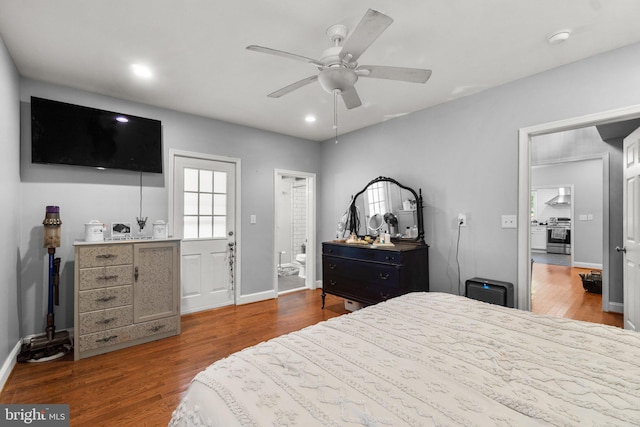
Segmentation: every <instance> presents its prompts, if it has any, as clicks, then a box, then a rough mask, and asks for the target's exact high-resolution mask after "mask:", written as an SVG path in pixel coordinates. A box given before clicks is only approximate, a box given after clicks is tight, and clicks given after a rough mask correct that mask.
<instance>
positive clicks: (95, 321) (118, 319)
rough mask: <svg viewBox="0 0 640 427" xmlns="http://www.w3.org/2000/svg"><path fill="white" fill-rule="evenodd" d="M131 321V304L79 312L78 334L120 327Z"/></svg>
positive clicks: (129, 323)
mask: <svg viewBox="0 0 640 427" xmlns="http://www.w3.org/2000/svg"><path fill="white" fill-rule="evenodd" d="M132 323H133V306H131V305H127V306H124V307H116V308H108V309H106V310H98V311H90V312H88V313H81V314H80V334H81V335H86V334H90V333H92V332H98V331H105V330H107V329H114V328H121V327H123V326H127V325H131V324H132Z"/></svg>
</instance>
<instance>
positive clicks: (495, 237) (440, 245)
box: [318, 44, 640, 300]
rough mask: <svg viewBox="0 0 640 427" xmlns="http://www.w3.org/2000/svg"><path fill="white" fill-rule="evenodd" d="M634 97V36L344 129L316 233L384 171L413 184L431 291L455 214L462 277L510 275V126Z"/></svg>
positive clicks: (513, 258) (513, 166)
mask: <svg viewBox="0 0 640 427" xmlns="http://www.w3.org/2000/svg"><path fill="white" fill-rule="evenodd" d="M505 66H506V67H508V63H505ZM437 73H438V70H437V69H435V70H434V73H433V77H432V80H431V81H430V82H431V83H432V84H437ZM427 84H430V83H427ZM362 96H365V95H364V94H362ZM639 103H640V44H636V45H632V46H628V47H625V48H622V49H618V50H615V51H611V52H607V53H604V54H601V55H598V56H595V57H592V58H589V59H586V60H583V61H579V62H576V63H573V64H570V65H567V66H564V67H560V68H557V69H554V70H550V71H547V72H544V73H540V74H537V75H534V76H532V77H529V78H526V79H522V80H518V81H514V82H512V83H509V84H505V85H503V86H501V87H497V88H494V89H491V90H487V91H484V92H481V93H478V94H475V95H472V96H468V97H465V98H462V99H458V100H456V101H452V102H449V103H446V104H443V105H438V106H436V107H433V108H430V109H427V110H423V111H420V112H417V113H414V114H411V115H408V116H404V117H401V118H398V119H395V120H389V121H387V122H384V123H382V124H379V125H376V126H372V127H370V128H367V129H364V130H361V131H358V132H353V133H351V134H348V135H344V136H342V137H341V138H340V142H339V143H338V144H334V142H333V140H327V141H325V142H324V143H323V146H322V175H321V177H320V184H321V187H322V189H323V192H322V194H321V199H320V200H319V203H318V206H319V213H318V218H319V223H318V228H319V235H318V240H319V241H322V240H326V239H331V238H332V237H333V236H334V234H335V228H336V222H337V218H338V216H339V215H340V214H341V213H342V212H344V210H345V206H346V205H347V203H348V201H349V196H350V195H351V194H354V193H355V192H357V191H358V190H360V188H361V187H362V186H364V185H365V184H366V183H367V182H368V181H369V180H370V179H372V178H374V177H376V176H378V175H384V176H391V177H394V178H396V179H397V180H399V181H400V182H401V183H403V184H405V185H408V186H412V187H415V188H422V191H423V196H424V199H425V205H426V209H425V224H426V241H427V243H428V244H429V245H431V248H430V264H429V267H430V280H431V289H432V290H434V291H446V292H456V290H457V288H458V274H457V263H456V239H457V227H456V221H455V218H456V216H457V214H458V213H466V214H467V222H468V227H466V228H463V229H462V235H461V236H460V254H459V260H460V269H461V278H462V281H464V280H466V279H468V278H470V277H473V276H480V277H485V278H492V279H497V280H504V281H508V282H512V283H514V284H516V281H517V243H518V242H517V234H516V230H514V229H503V228H501V223H500V217H501V215H503V214H516V212H517V197H518V187H517V184H518V130H519V129H520V128H522V127H527V126H533V125H537V124H541V123H548V122H553V121H557V120H562V119H568V118H572V117H578V116H583V115H586V114H591V113H596V112H601V111H607V110H612V109H615V108H621V107H626V106H629V105H636V104H639ZM342 120H348V117H343V118H342ZM517 299H518V297H517V296H516V300H517Z"/></svg>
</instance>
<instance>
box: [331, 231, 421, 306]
mask: <svg viewBox="0 0 640 427" xmlns="http://www.w3.org/2000/svg"><path fill="white" fill-rule="evenodd" d="M428 250H429V246H428V245H426V244H418V243H413V242H408V243H397V244H395V246H393V247H378V248H372V247H370V246H368V245H367V246H362V245H351V244H346V243H334V242H324V243H322V307H323V308H324V300H325V295H326V294H332V295H337V296H339V297H343V298H345V299H348V300H352V301H357V302H360V303H363V304H365V305H370V304H376V303H379V302H381V301H385V300H387V299H389V298H393V297H396V296H399V295H403V294H406V293H409V292H414V291H428V290H429V255H428Z"/></svg>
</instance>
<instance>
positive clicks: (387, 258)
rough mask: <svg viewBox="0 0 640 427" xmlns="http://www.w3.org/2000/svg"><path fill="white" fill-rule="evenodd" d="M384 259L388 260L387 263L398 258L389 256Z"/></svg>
mask: <svg viewBox="0 0 640 427" xmlns="http://www.w3.org/2000/svg"><path fill="white" fill-rule="evenodd" d="M384 259H386V260H387V261H393V260H395V259H396V257H394V256H388V255H387V256H386V257H384Z"/></svg>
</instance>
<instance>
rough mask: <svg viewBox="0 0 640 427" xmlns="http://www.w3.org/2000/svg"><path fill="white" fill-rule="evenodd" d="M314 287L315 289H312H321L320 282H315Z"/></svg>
mask: <svg viewBox="0 0 640 427" xmlns="http://www.w3.org/2000/svg"><path fill="white" fill-rule="evenodd" d="M314 286H315V287H314V288H313V289H322V280H316V282H315V283H314Z"/></svg>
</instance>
